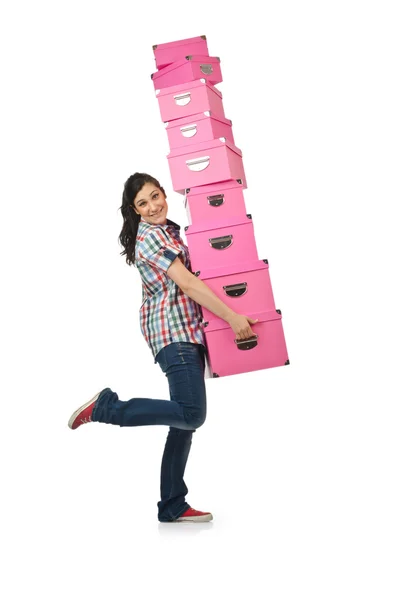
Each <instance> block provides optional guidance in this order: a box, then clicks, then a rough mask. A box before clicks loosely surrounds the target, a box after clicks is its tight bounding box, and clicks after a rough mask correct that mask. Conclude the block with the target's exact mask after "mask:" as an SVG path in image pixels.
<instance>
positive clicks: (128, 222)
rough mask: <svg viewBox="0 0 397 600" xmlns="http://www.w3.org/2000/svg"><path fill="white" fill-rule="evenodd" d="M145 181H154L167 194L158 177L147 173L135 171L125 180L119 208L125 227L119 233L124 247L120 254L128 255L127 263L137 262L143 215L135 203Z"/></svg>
mask: <svg viewBox="0 0 397 600" xmlns="http://www.w3.org/2000/svg"><path fill="white" fill-rule="evenodd" d="M145 183H152V184H153V185H155V186H156V187H158V188H159V189H160V190H161V191H162V192H163V194H165V191H164V189H163V188H162V187H161V185H160V184H159V182H158V181H157V179H155V178H154V177H152V176H151V175H148V174H147V173H134V174H133V175H131V176H130V177H129V178H128V179H127V181H126V182H125V184H124V191H123V200H122V204H121V206H120V208H119V210H121V214H122V217H123V227H122V230H121V233H120V235H119V242H120V244H121V245H122V246H123V248H124V250H123V251H122V252H120V254H121V256H123V255H124V254H125V255H126V259H125V260H126V263H127V265H131V264H133V265H134V264H135V242H136V236H137V233H138V226H139V221H140V220H141V215H138V214H137V213H136V212H135V210H134V208H133V204H134V200H135V198H136V195H137V193H138V192H139V191H140V190H141V189H142V188H143V186H144V185H145Z"/></svg>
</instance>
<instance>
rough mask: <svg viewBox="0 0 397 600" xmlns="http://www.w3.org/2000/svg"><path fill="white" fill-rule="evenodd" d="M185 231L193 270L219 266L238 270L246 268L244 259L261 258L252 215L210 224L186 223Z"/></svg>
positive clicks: (246, 260)
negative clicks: (205, 225)
mask: <svg viewBox="0 0 397 600" xmlns="http://www.w3.org/2000/svg"><path fill="white" fill-rule="evenodd" d="M185 232H186V241H187V246H188V248H189V254H190V261H191V267H192V271H198V270H204V269H217V268H219V267H233V269H234V270H235V271H238V270H239V269H244V266H242V265H241V263H243V264H244V263H247V262H249V261H252V260H258V251H257V248H256V241H255V234H254V225H253V223H252V218H251V215H245V217H244V218H242V217H239V218H237V219H236V218H234V219H228V220H226V221H223V222H222V223H218V224H211V226H207V227H204V226H203V225H187V226H186V227H185Z"/></svg>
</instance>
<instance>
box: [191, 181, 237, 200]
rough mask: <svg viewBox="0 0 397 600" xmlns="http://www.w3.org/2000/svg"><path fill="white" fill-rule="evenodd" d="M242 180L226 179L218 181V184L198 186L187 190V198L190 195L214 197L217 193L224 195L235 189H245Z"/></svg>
mask: <svg viewBox="0 0 397 600" xmlns="http://www.w3.org/2000/svg"><path fill="white" fill-rule="evenodd" d="M243 184H244V182H243V180H242V179H226V181H218V182H217V183H208V184H207V185H198V186H196V187H192V188H187V190H186V197H187V196H188V195H189V198H190V197H191V196H196V195H197V194H208V195H210V196H211V195H213V194H214V192H215V193H222V192H223V191H225V190H230V189H233V188H238V187H240V188H242V187H243Z"/></svg>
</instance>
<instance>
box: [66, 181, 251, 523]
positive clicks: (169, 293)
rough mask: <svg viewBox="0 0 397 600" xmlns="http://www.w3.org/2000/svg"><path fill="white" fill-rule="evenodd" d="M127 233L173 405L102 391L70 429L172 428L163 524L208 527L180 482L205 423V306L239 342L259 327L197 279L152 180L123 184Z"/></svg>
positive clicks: (146, 328)
mask: <svg viewBox="0 0 397 600" xmlns="http://www.w3.org/2000/svg"><path fill="white" fill-rule="evenodd" d="M120 209H121V213H122V216H123V220H124V223H123V228H122V231H121V233H120V236H119V241H120V243H121V245H122V246H123V247H124V250H123V252H121V254H122V255H124V254H125V255H126V262H127V264H129V265H131V264H134V265H135V267H136V268H137V269H138V271H139V273H140V276H141V280H142V305H141V308H140V313H139V314H140V326H141V332H142V334H143V336H144V338H145V340H146V342H147V343H148V345H149V348H150V349H151V351H152V354H153V357H154V362H155V363H158V364H159V365H160V368H161V369H162V371H163V372H164V373H165V375H166V376H167V378H168V384H169V390H170V397H171V399H170V400H156V399H151V398H132V399H131V400H128V401H121V400H119V398H118V395H117V394H116V393H115V392H113V391H112V390H111V389H110V388H105V389H103V390H102V391H101V392H99V393H98V394H96V395H95V396H94V398H92V399H91V400H90V401H89V402H87V403H86V404H84V405H83V406H81V407H80V408H78V409H77V410H76V411H75V412H74V413H73V415H72V416H71V417H70V419H69V427H70V428H71V429H77V428H78V427H79V426H80V425H82V424H83V423H88V422H91V421H97V422H101V423H111V424H113V425H119V426H120V427H136V426H139V425H167V426H169V432H168V437H167V441H166V444H165V449H164V454H163V459H162V463H161V485H160V491H161V500H160V501H159V502H158V503H157V507H158V519H159V521H161V522H179V521H210V520H211V519H212V515H211V513H209V512H202V511H197V510H195V509H193V508H191V507H190V505H189V504H188V503H187V502H186V499H185V497H186V494H187V492H188V489H187V487H186V485H185V482H184V479H183V476H184V472H185V467H186V462H187V459H188V455H189V451H190V446H191V442H192V434H193V433H194V432H195V430H196V429H197V428H198V427H200V426H201V425H202V424H203V423H204V421H205V418H206V390H205V381H204V373H205V353H206V346H205V338H204V333H203V326H202V323H201V320H202V314H201V308H200V305H201V306H204V307H205V308H207V309H208V310H210V311H211V312H213V313H214V314H215V315H217V316H218V317H221V318H222V319H224V320H225V321H226V322H227V323H229V325H230V327H231V328H232V329H233V331H234V333H235V336H236V339H246V338H249V337H251V336H253V335H254V332H253V331H252V329H251V327H250V323H255V322H256V321H254V320H252V319H250V318H248V317H246V316H243V315H240V314H237V313H235V312H234V311H233V310H231V309H230V308H229V307H228V306H227V305H226V304H224V303H223V302H222V301H221V300H220V299H219V298H218V297H217V296H216V295H215V294H214V293H213V292H212V290H211V289H210V288H209V287H208V286H207V285H205V283H203V282H202V281H201V280H200V279H198V278H197V277H196V276H195V275H193V273H192V271H191V263H190V258H189V251H188V248H187V246H186V245H185V244H184V243H183V241H182V239H181V237H180V235H179V229H180V227H179V225H177V224H176V223H174V222H173V221H171V220H169V219H167V213H168V205H167V201H166V194H165V191H164V189H163V188H162V187H161V186H160V184H159V182H158V181H157V180H156V179H155V178H154V177H151V176H150V175H148V174H147V173H135V174H134V175H131V177H129V179H128V180H127V181H126V183H125V185H124V192H123V201H122V206H121V207H120Z"/></svg>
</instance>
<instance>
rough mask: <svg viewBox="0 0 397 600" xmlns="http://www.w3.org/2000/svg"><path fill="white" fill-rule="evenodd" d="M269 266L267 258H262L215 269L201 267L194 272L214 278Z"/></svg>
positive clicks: (204, 276)
mask: <svg viewBox="0 0 397 600" xmlns="http://www.w3.org/2000/svg"><path fill="white" fill-rule="evenodd" d="M268 268H269V264H268V261H267V259H264V260H248V261H245V262H242V263H237V264H236V265H231V266H230V265H229V266H227V267H217V268H216V269H201V271H196V272H195V273H194V274H195V275H196V277H199V278H200V279H202V280H204V279H214V278H216V277H226V276H227V275H240V274H241V275H243V274H244V273H248V272H249V271H260V270H265V269H268Z"/></svg>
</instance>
